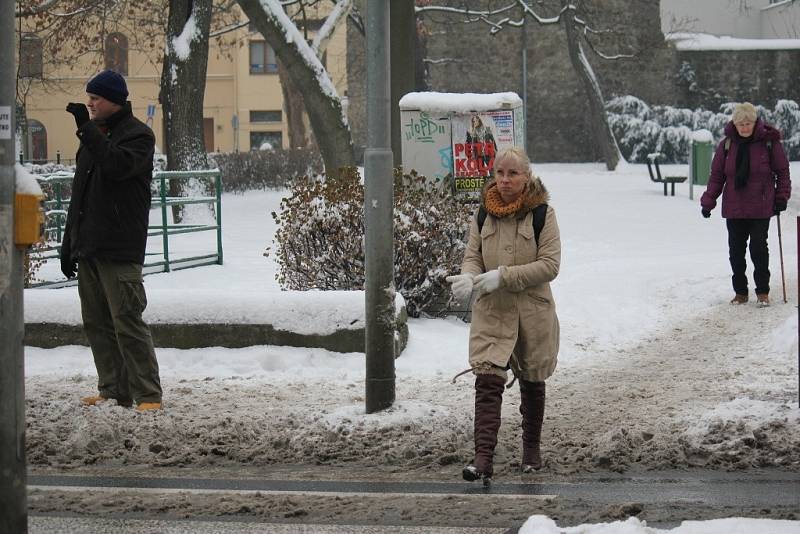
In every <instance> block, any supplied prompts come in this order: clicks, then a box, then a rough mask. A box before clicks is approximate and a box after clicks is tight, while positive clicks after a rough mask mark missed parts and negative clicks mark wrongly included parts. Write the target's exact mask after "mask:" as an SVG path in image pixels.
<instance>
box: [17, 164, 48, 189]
mask: <svg viewBox="0 0 800 534" xmlns="http://www.w3.org/2000/svg"><path fill="white" fill-rule="evenodd" d="M14 172H15V174H16V184H17V193H21V194H23V195H38V196H42V188H41V187H39V182H37V181H36V178H34V176H33V175H32V174H31V173H30V172H28V169H26V168H25V167H23V166H22V165H20V164H19V163H15V164H14Z"/></svg>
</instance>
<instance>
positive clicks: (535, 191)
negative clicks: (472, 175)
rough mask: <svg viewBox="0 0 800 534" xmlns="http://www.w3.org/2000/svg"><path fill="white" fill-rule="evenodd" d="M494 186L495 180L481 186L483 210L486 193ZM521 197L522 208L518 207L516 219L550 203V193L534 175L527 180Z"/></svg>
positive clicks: (495, 184)
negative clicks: (541, 205)
mask: <svg viewBox="0 0 800 534" xmlns="http://www.w3.org/2000/svg"><path fill="white" fill-rule="evenodd" d="M496 186H497V181H496V180H495V179H492V180H490V181H488V182H486V184H485V185H484V186H483V191H481V206H483V207H484V209H486V192H487V191H489V189H491V188H493V187H496ZM523 195H524V197H523V199H522V206H520V209H519V210H518V211H517V213H516V216H517V217H520V216H524V215H525V214H526V213H528V212H529V211H531V210H532V209H533V208H535V207H536V206H538V205H540V204H546V203H547V202H549V201H550V193H549V192H548V191H547V188H546V187H545V186H544V184H543V183H542V180H541V179H539V177H538V176H535V175H532V176H531V178H530V180H528V184H527V187H526V189H525V191H524V193H523Z"/></svg>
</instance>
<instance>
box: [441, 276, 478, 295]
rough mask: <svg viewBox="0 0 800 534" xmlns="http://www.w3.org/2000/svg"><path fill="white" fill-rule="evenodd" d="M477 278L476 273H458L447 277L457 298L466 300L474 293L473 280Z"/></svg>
mask: <svg viewBox="0 0 800 534" xmlns="http://www.w3.org/2000/svg"><path fill="white" fill-rule="evenodd" d="M473 278H475V275H474V274H470V273H466V274H456V275H453V276H448V277H447V278H445V280H447V281H448V282H450V291H452V292H453V296H454V297H455V298H456V300H460V301H465V300H467V299H468V298H469V297H470V296H471V295H472V280H473Z"/></svg>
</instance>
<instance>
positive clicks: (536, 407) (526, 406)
mask: <svg viewBox="0 0 800 534" xmlns="http://www.w3.org/2000/svg"><path fill="white" fill-rule="evenodd" d="M519 393H520V403H519V413H520V414H522V464H521V469H522V472H523V473H531V472H533V471H538V470H539V469H541V468H542V455H541V449H540V444H541V441H542V424H543V422H544V401H545V384H544V382H528V381H527V380H520V381H519Z"/></svg>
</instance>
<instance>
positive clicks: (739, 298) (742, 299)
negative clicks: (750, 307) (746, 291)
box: [731, 293, 748, 304]
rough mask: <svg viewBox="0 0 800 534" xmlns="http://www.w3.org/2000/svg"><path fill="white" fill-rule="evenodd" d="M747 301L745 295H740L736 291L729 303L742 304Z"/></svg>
mask: <svg viewBox="0 0 800 534" xmlns="http://www.w3.org/2000/svg"><path fill="white" fill-rule="evenodd" d="M747 301H748V297H747V295H740V294H739V293H736V296H734V297H733V298H732V299H731V304H744V303H746V302H747Z"/></svg>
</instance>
